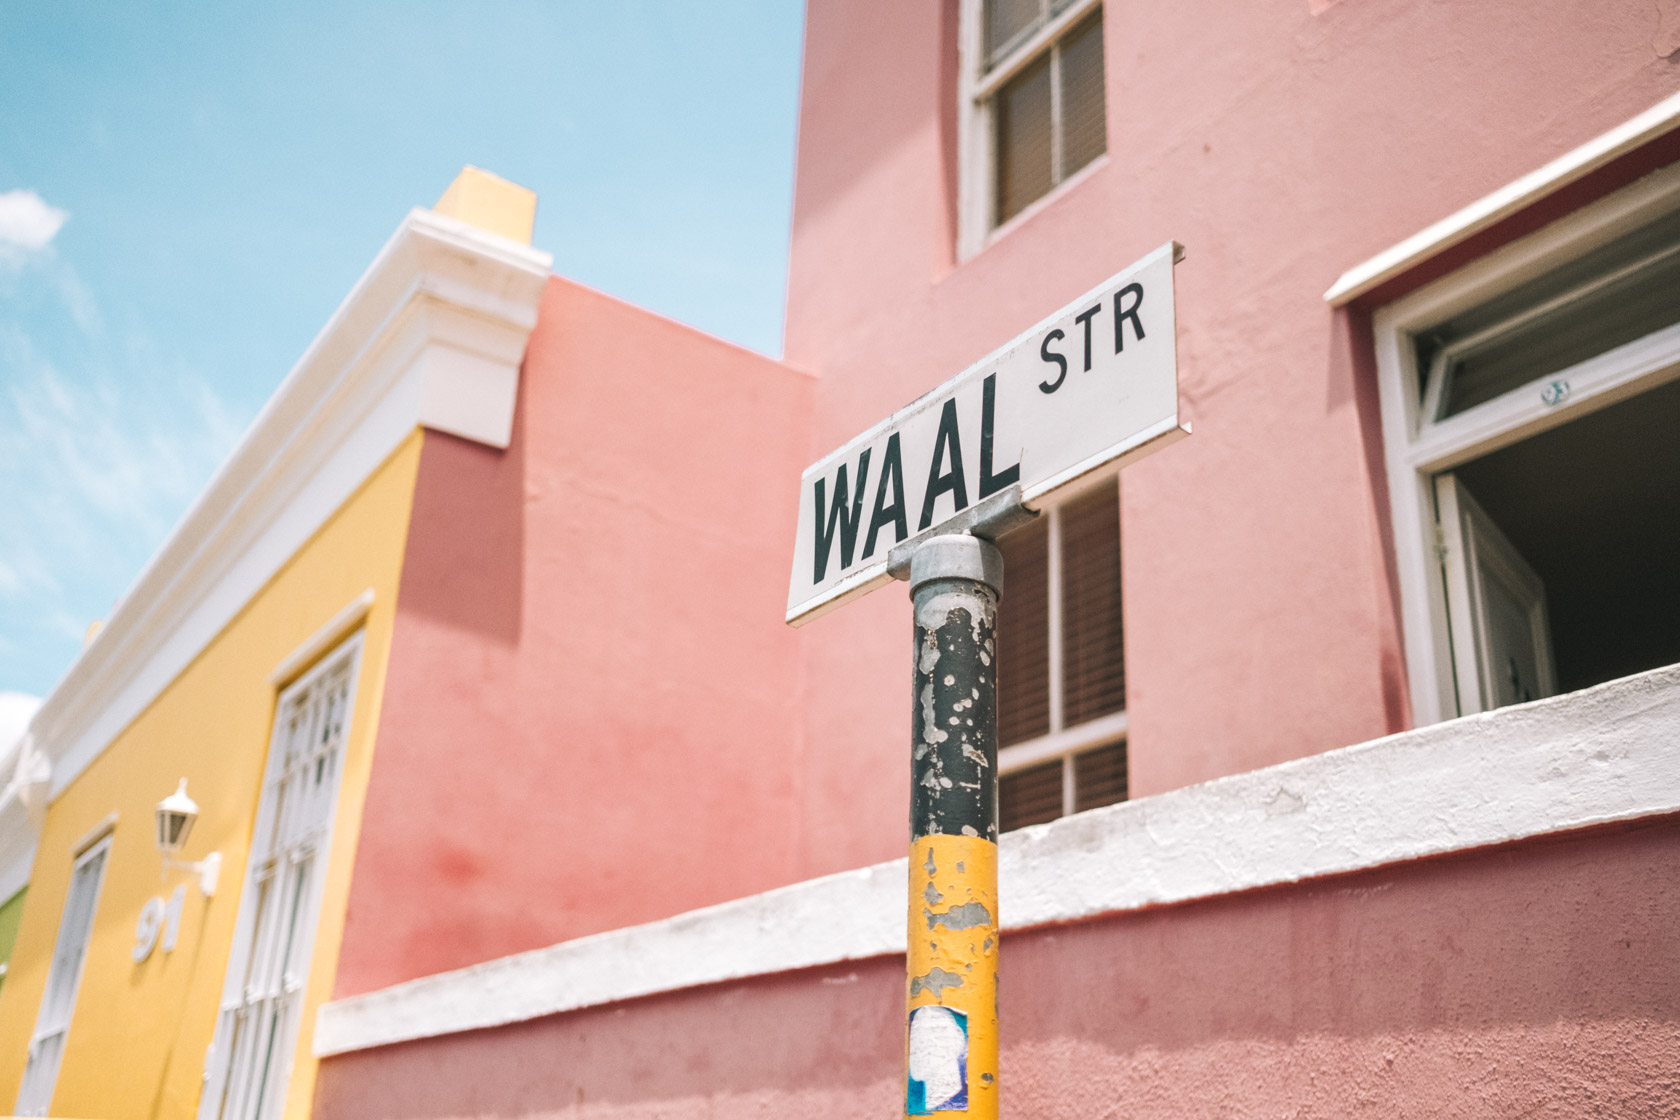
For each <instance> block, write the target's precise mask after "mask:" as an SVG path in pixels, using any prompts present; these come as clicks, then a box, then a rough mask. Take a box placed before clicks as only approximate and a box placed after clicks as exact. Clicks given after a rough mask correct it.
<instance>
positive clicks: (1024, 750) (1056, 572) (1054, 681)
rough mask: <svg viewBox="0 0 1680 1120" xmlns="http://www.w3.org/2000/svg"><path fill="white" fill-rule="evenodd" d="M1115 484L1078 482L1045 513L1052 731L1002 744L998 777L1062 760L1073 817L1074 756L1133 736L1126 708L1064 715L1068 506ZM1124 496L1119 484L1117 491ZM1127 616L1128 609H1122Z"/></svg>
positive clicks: (1067, 811)
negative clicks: (1072, 718) (1089, 715)
mask: <svg viewBox="0 0 1680 1120" xmlns="http://www.w3.org/2000/svg"><path fill="white" fill-rule="evenodd" d="M1114 482H1115V477H1114V476H1113V475H1112V474H1110V475H1103V476H1101V477H1098V478H1095V479H1090V480H1087V481H1083V482H1081V483H1079V484H1078V485H1075V486H1072V487H1069V488H1067V489H1066V490H1064V491H1062V492H1060V493H1058V494H1057V495H1056V496H1055V498H1054V500H1053V501H1050V502H1046V504H1045V505H1044V506H1043V508H1042V509H1041V511H1040V514H1039V516H1041V517H1043V518H1045V519H1046V528H1047V530H1048V531H1047V532H1046V533H1045V547H1046V550H1047V552H1048V555H1047V556H1046V558H1045V559H1046V566H1047V569H1048V570H1047V572H1046V580H1045V584H1046V586H1045V612H1046V614H1047V615H1048V620H1047V625H1048V627H1049V630H1050V637H1049V643H1050V644H1049V650H1048V657H1047V659H1046V660H1047V662H1048V672H1047V677H1048V689H1049V701H1050V703H1049V709H1050V718H1049V723H1050V729H1049V730H1048V731H1047V732H1045V733H1044V734H1043V735H1039V736H1037V737H1036V738H1032V739H1026V740H1023V741H1022V742H1019V743H1012V744H1010V745H1009V746H1007V747H1002V746H1000V747H999V748H998V777H999V778H1000V779H1002V778H1005V777H1008V776H1009V775H1011V774H1016V773H1019V772H1020V771H1022V770H1029V769H1031V768H1033V767H1035V766H1040V765H1042V764H1044V763H1046V762H1051V761H1053V760H1056V759H1060V760H1061V763H1062V812H1061V816H1063V817H1067V816H1072V815H1073V814H1074V813H1075V812H1077V811H1078V809H1077V806H1078V789H1077V786H1076V785H1075V779H1074V759H1075V758H1076V757H1078V756H1079V755H1082V754H1085V753H1086V752H1088V751H1094V750H1098V749H1100V748H1102V747H1108V746H1113V745H1115V744H1117V743H1124V742H1125V741H1126V738H1127V732H1128V730H1129V724H1128V723H1127V720H1126V709H1125V708H1122V709H1120V710H1119V711H1118V712H1109V713H1108V714H1106V715H1101V716H1097V717H1096V718H1094V719H1088V720H1086V721H1085V722H1083V723H1078V724H1075V725H1073V726H1072V727H1068V726H1066V725H1065V721H1064V718H1063V690H1064V689H1065V688H1066V684H1067V682H1066V681H1065V680H1064V679H1063V672H1062V669H1063V665H1062V656H1063V650H1062V611H1063V605H1062V510H1063V509H1064V508H1065V507H1066V506H1068V505H1070V504H1072V503H1073V502H1075V501H1077V500H1078V499H1080V498H1082V497H1084V496H1085V495H1087V494H1088V493H1090V492H1091V491H1092V490H1095V489H1097V488H1099V487H1102V486H1106V485H1109V484H1111V483H1114ZM1116 497H1118V488H1117V489H1116ZM1003 580H1004V594H1005V595H1007V594H1008V593H1009V573H1008V572H1007V571H1005V572H1004V573H1003ZM1124 589H1125V581H1124V579H1122V581H1121V596H1122V599H1124V596H1125V590H1124ZM1121 617H1122V618H1124V610H1123V609H1122V616H1121Z"/></svg>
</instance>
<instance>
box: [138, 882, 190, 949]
mask: <svg viewBox="0 0 1680 1120" xmlns="http://www.w3.org/2000/svg"><path fill="white" fill-rule="evenodd" d="M186 901H187V888H186V887H185V886H184V885H183V886H179V887H176V888H175V893H174V894H172V895H170V896H169V902H168V903H167V904H166V903H165V902H164V901H163V899H161V898H148V899H147V900H146V905H144V906H142V907H141V908H140V921H139V923H138V924H137V925H136V926H135V927H134V952H133V957H134V963H135V964H139V963H141V962H142V961H144V960H145V959H146V958H147V957H149V956H151V955H152V950H153V949H154V948H157V946H158V935H159V934H160V933H161V934H162V935H163V937H162V940H163V951H164V952H166V953H168V952H171V951H172V950H174V948H175V939H176V938H177V937H179V936H180V934H181V907H182V906H184V905H185V904H186Z"/></svg>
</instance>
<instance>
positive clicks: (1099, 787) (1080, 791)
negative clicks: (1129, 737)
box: [1073, 740, 1126, 813]
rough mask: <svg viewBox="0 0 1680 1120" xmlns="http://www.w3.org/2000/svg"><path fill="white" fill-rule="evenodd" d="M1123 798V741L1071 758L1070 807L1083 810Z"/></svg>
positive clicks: (1124, 744)
mask: <svg viewBox="0 0 1680 1120" xmlns="http://www.w3.org/2000/svg"><path fill="white" fill-rule="evenodd" d="M1124 800H1126V743H1125V740H1121V741H1120V742H1118V743H1110V744H1109V745H1108V746H1106V747H1098V748H1097V749H1096V750H1094V751H1086V752H1085V753H1084V754H1079V755H1075V756H1074V758H1073V809H1074V812H1076V813H1083V812H1084V811H1085V810H1086V809H1095V808H1096V807H1097V806H1099V805H1113V804H1114V803H1115V802H1116V801H1124Z"/></svg>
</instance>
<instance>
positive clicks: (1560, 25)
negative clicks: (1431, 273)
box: [787, 0, 1680, 872]
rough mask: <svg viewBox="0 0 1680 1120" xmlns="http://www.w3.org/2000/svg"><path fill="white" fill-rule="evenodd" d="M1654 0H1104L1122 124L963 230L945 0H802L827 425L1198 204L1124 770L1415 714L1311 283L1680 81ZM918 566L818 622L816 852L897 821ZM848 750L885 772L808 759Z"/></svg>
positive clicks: (808, 249)
mask: <svg viewBox="0 0 1680 1120" xmlns="http://www.w3.org/2000/svg"><path fill="white" fill-rule="evenodd" d="M1663 8H1664V6H1663V5H1660V4H1653V3H1650V2H1649V0H1535V2H1532V3H1521V4H1518V3H1452V2H1449V3H1442V2H1440V0H1383V2H1373V0H1341V2H1339V3H1334V4H1328V3H1316V4H1309V3H1308V0H1259V2H1254V3H1243V4H1231V3H1227V2H1222V0H1187V2H1179V3H1172V4H1132V3H1125V4H1122V3H1112V2H1111V3H1109V4H1108V5H1106V6H1105V15H1104V21H1105V32H1104V33H1105V44H1106V74H1107V77H1106V81H1107V106H1108V109H1107V128H1108V144H1107V155H1106V156H1105V157H1103V159H1102V160H1101V161H1100V162H1099V164H1098V165H1096V166H1094V167H1093V168H1092V169H1091V170H1089V172H1088V173H1086V174H1085V175H1084V177H1082V179H1081V181H1080V182H1079V183H1077V184H1076V185H1074V186H1073V187H1071V188H1070V189H1068V190H1066V191H1064V192H1062V193H1060V194H1057V195H1055V196H1053V197H1051V198H1049V199H1048V200H1046V201H1045V202H1044V204H1043V205H1042V206H1040V207H1039V208H1038V209H1037V210H1036V211H1035V212H1033V213H1032V214H1031V215H1030V216H1028V217H1025V218H1023V219H1022V220H1020V221H1019V222H1018V223H1016V224H1014V225H1013V226H1012V228H1010V229H1008V230H1007V231H1005V232H1004V233H1002V234H1001V235H1000V236H998V237H996V238H995V239H993V240H992V241H991V243H990V244H988V245H987V246H986V247H985V248H983V249H982V250H981V251H979V252H978V253H977V254H975V255H974V256H973V257H972V258H970V259H968V260H966V261H962V262H958V261H957V260H956V259H955V257H954V244H955V236H956V230H955V221H956V212H957V198H956V192H955V183H956V180H957V169H956V162H955V161H956V158H957V121H956V108H955V106H956V100H957V93H956V80H955V64H956V63H955V58H956V43H955V35H956V19H955V10H956V3H955V2H954V0H946V2H945V3H942V4H933V3H928V4H904V3H899V2H896V0H812V2H811V3H810V4H809V5H808V19H807V35H806V56H805V71H804V94H803V101H802V107H801V117H800V133H799V163H798V177H797V190H796V195H795V209H794V231H793V248H792V260H791V266H790V278H789V296H788V320H787V355H788V359H789V360H790V361H792V362H794V363H796V364H799V365H801V366H803V367H806V368H810V369H812V370H814V371H816V372H817V373H818V374H819V375H820V378H821V379H820V381H819V383H818V388H817V396H816V404H815V413H814V416H815V420H814V425H813V430H812V437H811V443H810V446H809V448H808V451H809V455H810V457H812V458H815V457H816V456H817V455H820V454H823V453H826V452H827V451H829V450H831V449H832V448H834V447H836V446H839V445H840V444H841V443H842V442H844V441H845V440H846V439H848V438H850V437H851V436H852V435H854V434H855V433H857V432H859V431H862V430H863V429H865V428H866V427H867V426H868V425H869V424H871V423H873V422H875V421H876V420H878V419H880V418H881V417H883V416H885V415H887V414H888V413H889V412H890V411H891V410H893V409H894V408H897V407H899V406H901V405H903V404H905V403H906V402H908V401H910V400H912V399H914V398H915V397H916V396H917V395H918V394H920V393H922V392H924V391H926V390H927V389H929V388H931V387H933V386H934V385H936V384H937V383H939V382H940V381H941V380H943V379H944V378H946V377H948V376H950V375H952V374H954V373H956V372H957V371H959V370H961V369H963V368H964V367H965V366H967V365H968V364H969V363H970V362H972V361H974V360H975V359H977V358H979V357H981V356H982V355H984V354H985V353H987V352H988V351H989V350H991V349H992V348H994V347H996V346H998V345H1000V344H1001V343H1003V342H1005V341H1007V340H1008V339H1009V338H1011V337H1012V336H1013V335H1014V334H1015V333H1016V332H1017V331H1019V330H1021V329H1023V328H1024V327H1026V326H1027V325H1029V324H1031V323H1033V322H1035V321H1036V320H1038V319H1039V318H1040V317H1042V316H1043V315H1045V314H1046V313H1048V312H1050V311H1052V310H1054V309H1055V308H1057V307H1058V306H1060V305H1061V304H1062V303H1063V302H1064V301H1066V300H1068V299H1071V298H1073V297H1074V296H1076V295H1077V294H1078V293H1080V292H1082V291H1085V290H1087V289H1088V288H1089V287H1091V286H1092V285H1095V284H1097V283H1099V282H1100V281H1101V280H1102V279H1103V278H1104V277H1107V276H1109V275H1111V274H1113V273H1114V272H1116V271H1117V270H1119V269H1120V268H1122V267H1123V266H1125V265H1127V264H1129V263H1130V262H1132V261H1134V260H1136V259H1137V258H1138V257H1140V256H1142V255H1143V254H1144V253H1146V252H1148V251H1149V250H1151V249H1153V248H1155V247H1156V246H1158V245H1160V244H1161V243H1162V242H1163V241H1165V240H1167V239H1169V238H1173V239H1177V240H1179V241H1181V242H1183V243H1184V244H1185V245H1186V246H1187V248H1188V258H1187V260H1186V261H1185V263H1183V264H1182V265H1180V266H1179V267H1178V269H1177V271H1176V284H1177V307H1178V316H1179V326H1178V345H1179V362H1180V376H1181V397H1182V415H1183V416H1184V417H1185V418H1186V419H1188V420H1189V421H1190V422H1191V423H1192V424H1193V426H1194V429H1195V434H1194V435H1192V436H1191V437H1190V438H1189V439H1186V440H1184V441H1182V442H1180V443H1178V444H1175V445H1174V446H1172V447H1170V448H1168V449H1166V450H1165V451H1163V452H1161V453H1160V454H1158V455H1155V456H1153V457H1151V458H1149V459H1146V460H1144V461H1142V462H1140V463H1137V464H1136V465H1134V466H1132V467H1130V468H1128V469H1127V470H1126V471H1125V472H1124V473H1123V477H1122V480H1121V487H1120V490H1121V503H1122V531H1121V539H1122V552H1123V556H1122V569H1123V574H1124V592H1123V594H1124V610H1125V636H1126V658H1127V704H1128V712H1129V716H1130V736H1129V751H1130V763H1131V770H1130V776H1131V788H1132V793H1133V795H1134V796H1143V795H1147V794H1151V793H1157V792H1161V791H1164V790H1168V789H1173V788H1178V787H1181V786H1184V785H1188V784H1191V783H1194V782H1197V781H1202V780H1206V779H1208V778H1212V777H1216V776H1219V775H1222V774H1229V773H1237V772H1242V771H1245V770H1249V769H1254V768H1256V767H1259V766H1264V765H1268V764H1271V763H1274V762H1279V761H1282V760H1284V759H1288V758H1294V757H1300V756H1303V755H1308V754H1313V753H1317V752H1319V751H1323V750H1327V749H1331V748H1334V747H1338V746H1341V745H1344V744H1346V743H1353V742H1359V741H1363V740H1366V739H1370V738H1374V737H1376V736H1378V735H1382V734H1385V733H1388V732H1391V731H1396V730H1400V729H1402V728H1403V727H1405V726H1407V725H1408V723H1409V721H1410V715H1409V700H1408V692H1407V688H1408V684H1407V681H1406V679H1405V666H1404V658H1403V654H1402V650H1401V644H1400V633H1399V622H1398V614H1397V599H1396V591H1395V585H1394V582H1393V580H1394V576H1393V572H1392V553H1391V549H1392V546H1391V543H1390V541H1389V539H1388V532H1387V528H1386V526H1387V523H1388V510H1387V500H1386V493H1387V489H1386V487H1387V483H1386V479H1385V478H1384V475H1383V467H1382V450H1381V445H1380V437H1379V432H1378V426H1379V425H1378V417H1377V406H1376V398H1375V382H1374V371H1373V369H1372V367H1371V358H1370V340H1369V337H1368V333H1365V328H1364V321H1363V320H1362V318H1361V315H1362V314H1363V311H1361V310H1359V309H1356V310H1355V312H1354V313H1353V314H1351V315H1349V314H1345V313H1337V312H1333V311H1332V310H1331V309H1330V308H1329V307H1327V306H1326V305H1325V303H1324V302H1323V300H1322V298H1321V296H1322V293H1323V292H1324V291H1325V290H1326V289H1327V288H1328V287H1329V286H1330V285H1331V283H1332V282H1333V281H1334V280H1335V279H1336V277H1337V276H1338V275H1340V274H1341V273H1342V272H1343V271H1344V270H1346V269H1348V268H1350V267H1352V266H1353V265H1356V264H1358V263H1359V262H1361V261H1362V260H1364V259H1366V258H1367V257H1369V256H1371V255H1372V254H1374V253H1376V252H1378V251H1380V250H1382V249H1384V248H1386V247H1388V246H1389V245H1392V244H1394V243H1396V242H1398V241H1400V240H1402V239H1404V238H1406V237H1409V236H1411V235H1412V234H1414V233H1416V232H1417V231H1419V230H1421V229H1423V228H1424V227H1426V226H1428V225H1430V224H1431V223H1433V222H1435V221H1437V220H1439V219H1441V218H1443V217H1445V216H1447V215H1448V214H1450V213H1452V212H1453V211H1455V210H1457V209H1458V208H1460V207H1462V206H1464V205H1466V204H1468V203H1470V202H1472V201H1474V200H1475V199H1477V198H1479V197H1481V196H1483V195H1485V194H1487V193H1488V192H1490V191H1493V190H1496V189H1498V188H1499V187H1501V186H1504V185H1505V184H1507V183H1509V182H1511V181H1512V180H1514V179H1516V178H1518V177H1520V176H1522V175H1524V174H1526V173H1528V172H1530V171H1533V170H1534V169H1536V168H1538V167H1540V166H1541V165H1543V164H1545V163H1546V162H1547V161H1549V160H1551V159H1553V158H1555V157H1557V156H1559V155H1561V154H1562V153H1564V152H1566V151H1568V150H1570V149H1571V148H1573V147H1575V146H1576V145H1579V144H1581V143H1584V142H1586V141H1587V140H1589V139H1591V138H1592V137H1594V136H1596V135H1598V134H1599V133H1601V132H1603V131H1605V130H1606V129H1609V128H1612V127H1614V126H1615V125H1617V124H1619V123H1621V122H1622V121H1625V120H1627V119H1628V118H1630V117H1632V116H1634V115H1635V114H1637V113H1639V112H1641V111H1643V110H1645V109H1647V108H1649V107H1650V106H1651V105H1653V104H1655V103H1656V102H1658V101H1660V100H1661V99H1663V98H1664V97H1666V96H1668V95H1670V94H1672V93H1673V92H1674V91H1675V90H1676V89H1680V64H1677V58H1680V56H1674V55H1668V56H1665V55H1664V53H1663V51H1662V50H1660V49H1659V47H1658V45H1656V40H1657V39H1658V38H1659V37H1660V36H1659V32H1660V30H1661V28H1662V27H1664V26H1666V25H1667V24H1666V23H1665V20H1666V17H1665V16H1664V15H1663V14H1662V12H1661V11H1659V9H1663ZM1668 22H1672V21H1668ZM898 599H899V597H898V596H896V595H893V594H892V593H891V592H890V591H887V592H881V593H877V594H876V595H874V596H871V597H870V598H868V599H866V600H864V601H863V602H860V603H857V604H855V605H853V606H849V607H847V608H846V609H845V610H842V611H837V612H835V613H833V614H831V615H829V616H827V617H825V618H822V619H819V620H817V621H816V622H814V623H812V624H811V625H810V626H809V627H808V628H807V631H806V633H807V635H808V640H807V642H806V644H805V645H804V647H803V654H804V657H805V665H806V672H805V681H806V689H807V701H806V704H805V706H804V710H803V719H804V722H805V726H806V728H807V729H808V731H807V733H808V735H809V738H810V741H811V743H812V746H813V750H812V752H811V759H812V767H813V769H812V772H811V774H810V777H809V780H808V782H807V783H806V784H805V786H804V787H803V788H804V789H805V790H806V796H805V800H804V803H803V806H802V812H803V814H805V816H806V817H807V818H808V819H809V820H810V821H811V822H812V823H811V826H810V828H809V829H808V831H807V835H809V836H811V837H813V838H814V841H813V848H812V849H811V851H810V852H809V853H808V854H809V859H810V862H811V864H812V869H813V871H814V872H819V871H828V870H837V869H840V868H843V867H846V866H854V865H857V864H861V863H867V862H872V861H874V860H878V859H884V858H887V857H888V856H889V855H890V854H892V850H891V845H892V843H893V841H894V840H895V838H896V835H897V833H898V832H899V831H900V830H901V827H902V825H901V810H900V802H899V801H898V800H897V799H896V798H894V797H892V796H889V795H888V794H887V793H886V792H885V790H886V789H888V788H891V784H892V783H900V782H902V780H903V779H902V772H903V766H904V762H903V757H902V755H903V743H904V742H905V739H906V736H907V734H908V709H907V706H906V705H905V704H904V702H903V699H902V696H903V685H902V674H903V668H902V635H903V631H904V623H903V622H902V621H901V619H902V615H903V607H902V604H901V602H899V601H898ZM842 781H845V782H850V783H852V784H855V785H857V786H858V787H859V788H860V790H866V791H867V793H866V794H861V795H860V796H859V797H857V798H854V799H850V800H846V801H839V800H836V799H832V798H828V797H826V796H824V795H823V794H824V791H826V790H829V789H831V788H833V787H834V786H835V784H836V783H839V782H842ZM878 789H879V790H882V791H883V792H881V793H879V794H877V793H876V792H875V791H876V790H878Z"/></svg>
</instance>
